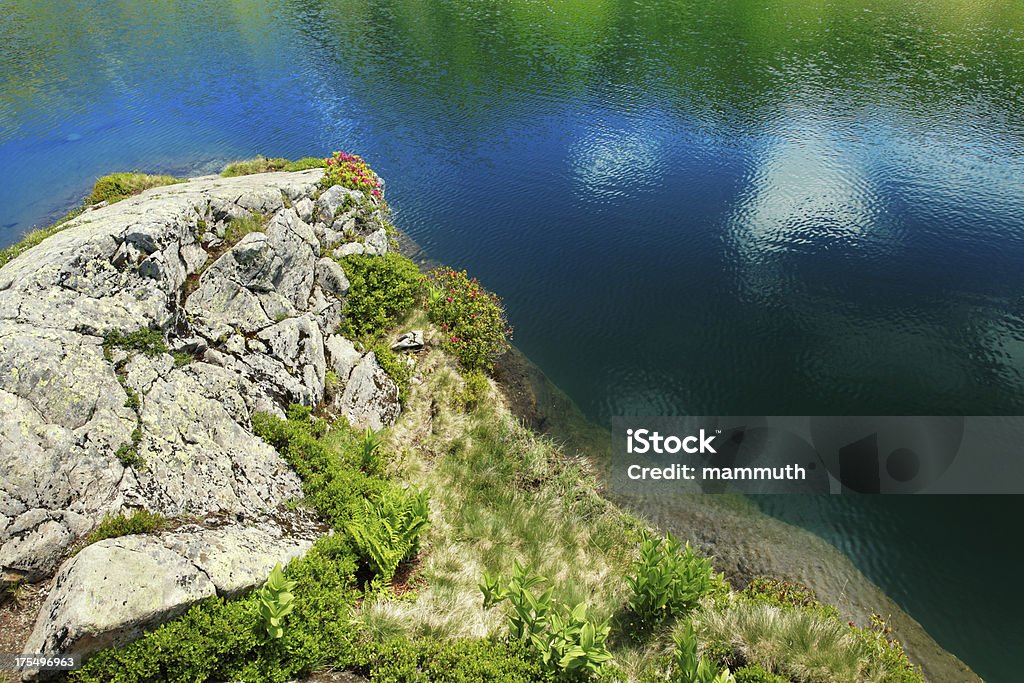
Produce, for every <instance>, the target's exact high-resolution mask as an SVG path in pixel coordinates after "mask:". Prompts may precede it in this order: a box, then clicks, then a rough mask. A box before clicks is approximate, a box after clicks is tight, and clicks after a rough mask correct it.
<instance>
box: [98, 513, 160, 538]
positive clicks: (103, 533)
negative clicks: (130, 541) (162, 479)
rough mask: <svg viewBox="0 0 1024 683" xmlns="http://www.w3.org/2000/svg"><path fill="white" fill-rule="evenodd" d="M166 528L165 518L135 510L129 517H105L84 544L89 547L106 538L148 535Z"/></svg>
mask: <svg viewBox="0 0 1024 683" xmlns="http://www.w3.org/2000/svg"><path fill="white" fill-rule="evenodd" d="M165 526H167V518H166V517H164V516H163V515H161V514H159V513H155V512H150V511H149V510H136V511H135V512H133V513H132V514H131V515H128V516H125V515H123V514H122V515H107V516H105V517H104V518H103V521H102V522H100V523H99V525H98V526H97V527H96V528H95V529H93V530H92V531H91V532H90V533H89V535H88V536H86V537H85V544H86V545H91V544H93V543H96V542H97V541H102V540H104V539H107V538H118V537H119V536H129V535H131V534H148V533H152V532H154V531H159V530H160V529H163V528H164V527H165Z"/></svg>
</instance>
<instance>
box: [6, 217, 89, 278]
mask: <svg viewBox="0 0 1024 683" xmlns="http://www.w3.org/2000/svg"><path fill="white" fill-rule="evenodd" d="M83 211H85V205H82V206H78V207H75V208H74V209H72V210H71V211H69V212H68V213H67V214H66V215H65V216H64V217H63V218H61V219H60V220H59V221H57V222H56V223H54V224H53V225H51V226H49V227H47V228H39V229H38V230H32V231H31V232H29V233H27V234H26V235H25V236H24V237H22V238H21V241H20V242H18V243H17V244H12V245H11V246H9V247H7V248H5V249H0V268H3V267H4V266H5V265H7V264H8V263H10V262H11V261H12V260H14V259H15V258H16V257H17V256H20V255H21V254H23V253H25V252H26V251H28V250H29V249H31V248H32V247H34V246H36V245H37V244H39V243H40V242H42V241H43V240H45V239H46V238H47V237H49V236H50V235H56V234H57V233H58V232H60V231H62V230H64V229H65V228H66V227H68V226H67V223H69V222H70V221H71V219H73V218H76V217H77V216H79V215H81V213H82V212H83Z"/></svg>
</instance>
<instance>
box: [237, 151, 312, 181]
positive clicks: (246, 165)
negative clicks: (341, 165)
mask: <svg viewBox="0 0 1024 683" xmlns="http://www.w3.org/2000/svg"><path fill="white" fill-rule="evenodd" d="M326 165H327V162H326V160H325V159H322V158H318V157H303V158H301V159H298V160H296V161H289V160H288V159H285V158H283V157H274V158H267V157H262V156H258V157H256V158H255V159H246V160H244V161H234V162H232V163H230V164H228V165H227V166H225V167H224V170H223V171H221V172H220V174H221V175H222V176H224V177H225V178H234V177H236V176H242V175H252V174H254V173H270V172H272V171H305V170H308V169H310V168H324V167H325V166H326Z"/></svg>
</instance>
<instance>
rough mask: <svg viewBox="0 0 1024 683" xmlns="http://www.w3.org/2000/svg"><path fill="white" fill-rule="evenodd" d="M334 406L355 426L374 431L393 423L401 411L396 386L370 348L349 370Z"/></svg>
mask: <svg viewBox="0 0 1024 683" xmlns="http://www.w3.org/2000/svg"><path fill="white" fill-rule="evenodd" d="M338 408H339V410H340V412H341V414H342V415H344V416H345V417H346V418H348V421H349V422H350V423H351V424H352V425H353V426H355V427H357V428H365V427H369V428H370V429H372V430H374V431H376V430H378V429H382V428H384V427H390V426H391V425H393V424H395V420H396V419H398V414H399V412H401V405H400V404H399V401H398V385H397V384H395V381H394V380H392V379H391V378H390V377H388V375H387V373H386V372H384V369H383V368H382V367H381V366H380V364H379V363H378V362H377V356H376V355H375V354H374V353H373V351H371V352H369V353H368V354H366V355H365V356H364V357H363V359H362V360H361V361H360V362H359V364H358V365H357V366H356V367H355V369H354V370H353V371H352V374H351V375H350V376H349V378H348V383H347V384H346V385H345V391H344V393H342V395H341V398H340V399H339V402H338Z"/></svg>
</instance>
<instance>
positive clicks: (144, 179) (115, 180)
mask: <svg viewBox="0 0 1024 683" xmlns="http://www.w3.org/2000/svg"><path fill="white" fill-rule="evenodd" d="M183 182H185V180H184V179H183V178H175V177H173V176H168V175H146V174H145V173H111V174H110V175H105V176H103V177H102V178H100V179H99V180H97V181H96V183H95V184H94V185H93V188H92V191H91V192H90V193H89V196H87V197H86V198H85V200H84V201H83V203H82V205H81V206H76V207H75V208H73V209H71V210H70V211H68V213H67V214H65V215H64V216H63V217H62V218H61V219H60V220H58V221H57V222H55V223H54V224H53V225H50V226H48V227H45V228H38V229H36V230H32V231H31V232H28V233H26V234H25V236H24V237H23V238H22V239H21V241H19V242H18V243H17V244H12V245H11V246H9V247H7V248H5V249H2V250H0V268H3V267H4V266H5V265H7V263H9V262H10V261H12V260H13V259H14V258H15V257H17V256H19V255H21V254H23V253H25V252H26V251H28V250H29V249H31V248H32V247H34V246H36V245H37V244H39V243H40V242H42V241H43V240H45V239H46V238H47V237H50V236H51V235H56V234H57V233H58V232H61V231H62V230H64V229H65V228H67V227H68V225H67V224H68V223H69V222H70V221H71V219H73V218H76V217H78V216H79V215H81V213H82V212H83V211H85V209H86V208H88V207H89V206H91V205H93V204H98V203H100V202H102V201H107V202H109V203H111V204H113V203H114V202H117V201H120V200H122V199H124V198H125V197H130V196H132V195H136V194H139V193H140V192H142V191H143V190H148V189H149V188H151V187H161V186H163V185H173V184H175V183H183Z"/></svg>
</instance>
